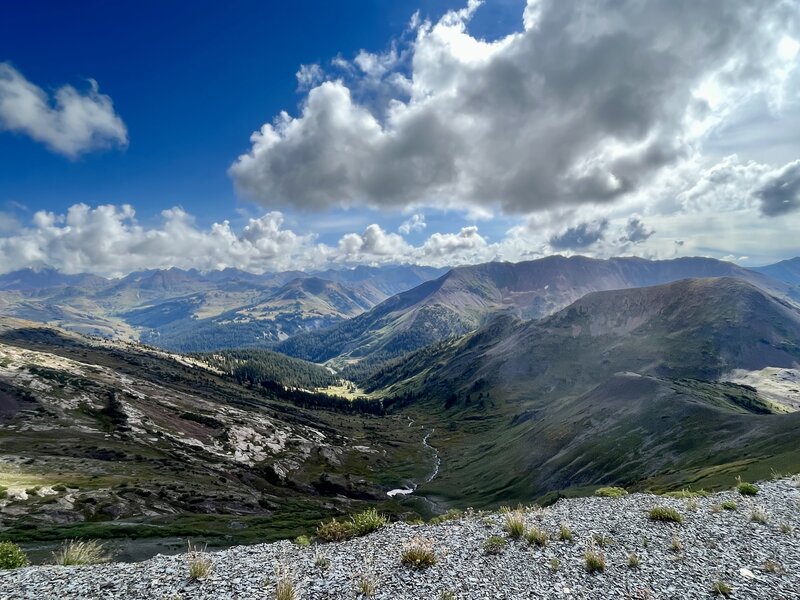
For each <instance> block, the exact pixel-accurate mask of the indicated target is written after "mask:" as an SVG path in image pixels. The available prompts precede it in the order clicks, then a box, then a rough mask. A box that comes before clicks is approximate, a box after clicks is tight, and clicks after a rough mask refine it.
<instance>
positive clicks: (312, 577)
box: [0, 479, 800, 600]
mask: <svg viewBox="0 0 800 600" xmlns="http://www.w3.org/2000/svg"><path fill="white" fill-rule="evenodd" d="M760 487H761V491H760V492H759V494H758V495H757V496H754V497H743V496H740V495H739V494H738V493H736V492H733V491H731V492H723V493H720V494H715V495H713V496H710V497H708V498H697V499H694V500H682V499H672V498H665V497H660V496H653V495H649V494H632V495H630V496H626V497H624V498H620V499H612V498H580V499H570V500H560V501H559V502H557V503H556V504H555V505H553V506H550V507H548V508H545V509H537V508H530V509H526V510H525V511H524V518H525V521H526V523H527V525H528V526H529V527H532V526H536V527H538V528H540V529H545V530H546V531H548V532H549V533H551V534H552V536H553V539H551V541H550V542H549V543H548V544H547V546H545V547H544V548H538V547H536V546H529V545H528V543H527V542H525V540H508V544H507V546H506V548H505V550H504V551H503V552H502V553H501V554H498V555H491V556H490V555H487V554H486V553H485V552H484V550H483V543H484V541H485V540H486V538H488V537H489V536H491V535H504V533H503V529H502V524H503V520H504V518H505V517H504V515H502V514H497V513H495V514H491V515H481V514H468V515H467V516H464V517H463V518H460V519H458V520H454V521H449V522H446V523H443V524H440V525H407V524H405V523H394V524H391V525H389V526H387V527H385V528H383V529H382V530H380V531H378V532H376V533H373V534H371V535H369V536H367V537H363V538H358V539H354V540H350V541H347V542H342V543H336V544H322V545H319V546H314V547H311V548H302V547H300V546H297V545H295V544H293V543H291V542H287V541H284V542H278V543H275V544H261V545H255V546H238V547H235V548H230V549H228V550H224V551H221V552H214V553H211V554H210V557H211V559H212V561H213V571H212V573H211V575H210V576H209V577H208V578H207V579H205V580H203V581H191V580H189V578H188V577H187V557H186V555H179V556H160V555H159V556H156V557H154V558H152V559H150V560H147V561H144V562H140V563H131V564H126V563H113V564H105V565H96V566H88V567H58V566H39V567H28V568H24V569H17V570H13V571H1V572H0V598H7V599H12V598H13V599H14V600H21V599H31V600H33V599H35V600H43V599H49V598H54V599H55V598H58V599H72V598H74V599H81V600H89V599H103V600H115V599H125V600H134V599H139V598H141V599H146V600H161V599H165V600H178V599H181V600H189V599H203V598H214V599H216V598H219V599H231V600H244V599H250V598H253V599H256V598H257V599H259V600H261V599H265V598H274V591H275V583H276V573H277V572H284V573H289V575H290V577H291V578H292V580H293V581H294V582H295V584H296V586H297V587H298V589H299V594H298V598H301V599H304V600H305V599H307V600H322V599H342V598H359V597H360V596H359V595H358V593H357V581H358V578H359V577H360V576H362V575H364V576H368V577H371V578H373V579H374V580H376V581H377V591H376V593H375V595H374V596H373V597H374V598H376V599H384V600H398V599H399V600H418V599H431V600H438V599H439V598H443V597H447V596H442V593H443V592H452V593H453V594H454V595H453V596H451V597H454V598H458V599H460V600H490V599H491V600H501V599H502V600H512V599H528V598H559V599H567V600H572V599H575V600H577V599H582V598H603V599H606V598H610V599H613V598H626V599H641V600H648V599H656V598H659V599H660V598H665V599H666V598H674V599H685V598H711V597H712V596H713V594H712V586H713V585H714V583H715V582H718V581H722V582H725V583H726V584H728V585H730V586H731V588H732V590H733V592H732V595H731V598H737V599H741V598H756V599H761V598H763V599H765V600H766V599H770V600H775V599H785V600H790V599H796V598H800V532H798V529H797V525H798V524H799V523H800V521H799V520H798V516H800V489H798V481H797V480H796V479H795V480H791V479H781V480H775V481H769V482H765V483H762V484H760ZM729 499H732V500H735V501H736V503H737V505H738V508H737V510H735V511H727V510H721V508H720V507H719V505H720V504H721V503H722V502H723V501H725V500H729ZM655 505H664V506H671V507H673V508H675V509H677V510H678V511H679V512H680V513H681V514H682V515H683V517H684V520H683V523H680V524H677V523H660V522H653V521H650V520H649V518H648V511H649V509H650V508H651V507H653V506H655ZM756 507H758V508H759V509H760V510H763V511H764V512H765V513H766V514H767V515H768V517H769V519H768V522H767V523H766V524H759V523H755V522H753V521H751V515H752V512H753V510H754V509H756ZM561 523H566V524H567V525H568V526H569V528H570V529H571V530H572V532H573V535H574V538H573V541H572V542H562V541H558V540H557V539H555V538H556V535H557V532H558V528H559V525H560V524H561ZM784 524H785V525H789V526H791V527H792V530H791V531H789V532H786V530H785V529H784V528H782V527H781V526H782V525H784ZM595 534H597V535H601V534H602V535H603V536H606V537H608V538H611V540H612V541H611V542H610V543H608V544H607V545H605V546H603V547H597V550H599V551H600V552H602V553H603V554H604V556H605V561H606V569H605V571H604V572H602V573H598V574H590V573H588V572H587V571H586V569H585V566H584V557H583V554H584V551H585V550H586V547H587V545H588V544H589V540H590V539H591V537H592V536H593V535H595ZM414 537H422V538H427V539H429V540H431V541H432V542H433V544H434V547H435V549H436V553H437V556H438V562H437V564H436V565H435V566H433V567H431V568H429V569H427V570H424V571H414V570H412V569H409V568H408V567H405V566H404V565H402V564H401V562H400V555H401V553H402V550H403V546H404V544H406V543H408V542H409V541H410V540H411V539H412V538H414ZM673 537H675V538H677V539H679V540H680V542H681V544H682V549H681V550H679V551H676V550H674V549H673V548H672V540H673ZM318 553H319V554H322V555H324V556H325V557H327V558H328V559H329V561H330V564H329V566H328V567H327V568H321V567H318V566H315V557H316V555H317V554H318ZM631 553H636V554H637V555H638V556H639V558H640V559H641V565H640V567H639V568H636V569H632V568H629V566H628V556H629V554H631ZM768 560H770V561H774V562H775V563H777V565H779V567H777V572H774V570H768V569H767V568H765V562H766V561H768ZM555 561H558V568H557V569H554V568H553V566H554V564H555Z"/></svg>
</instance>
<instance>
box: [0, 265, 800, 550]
mask: <svg viewBox="0 0 800 600" xmlns="http://www.w3.org/2000/svg"><path fill="white" fill-rule="evenodd" d="M790 266H791V264H790V265H789V266H787V265H779V266H775V268H774V269H773V268H767V267H765V268H762V269H759V270H749V269H743V268H741V267H738V266H736V265H734V264H732V263H727V262H723V261H716V260H712V259H703V258H689V259H676V260H670V261H649V260H644V259H636V258H615V259H609V260H595V259H588V258H585V257H571V258H565V257H560V256H556V257H549V258H546V259H541V260H536V261H528V262H522V263H516V264H512V263H488V264H484V265H476V266H469V267H458V268H455V269H451V270H449V271H446V272H444V273H440V272H437V271H433V270H424V269H423V270H419V269H417V268H410V267H409V268H407V269H405V268H399V269H397V270H388V269H374V270H370V269H362V270H361V271H358V270H353V271H344V272H331V273H327V274H325V275H326V276H323V274H317V275H298V274H297V273H285V274H279V275H269V276H257V275H251V274H246V273H242V272H235V271H231V270H229V271H227V272H215V273H208V274H200V273H196V272H191V271H179V270H169V271H157V272H147V273H140V274H134V275H131V276H129V277H126V278H123V279H121V280H103V279H99V280H98V279H96V278H93V277H89V278H88V279H86V280H85V284H81V279H75V278H74V276H61V275H60V274H56V273H51V274H50V277H52V281H56V282H58V283H57V285H53V286H51V287H47V286H46V285H44V283H43V282H46V281H47V277H44V276H43V275H42V274H41V273H27V274H25V273H23V274H20V273H18V274H13V275H7V276H3V278H2V279H0V285H2V286H3V290H2V293H0V299H2V301H3V302H5V303H6V306H9V307H11V308H12V309H13V310H14V311H19V312H23V313H24V312H26V311H28V312H30V313H31V314H34V315H38V316H40V317H43V316H45V315H46V314H47V311H48V310H50V311H51V313H50V314H56V312H55V309H56V308H58V310H60V311H61V313H58V314H59V315H60V316H59V318H63V319H65V320H69V319H73V318H76V317H75V315H77V316H82V317H83V318H85V319H86V322H87V323H88V322H91V319H94V320H95V321H94V322H96V323H99V322H101V320H102V319H106V320H107V321H108V322H109V323H113V324H117V325H115V326H119V327H121V328H123V330H124V331H126V332H128V333H129V335H128V336H127V337H126V336H122V335H118V336H115V337H116V338H119V339H104V338H102V337H101V338H98V337H97V336H93V337H91V338H87V337H83V336H82V335H80V334H78V333H75V332H74V331H67V330H65V329H63V328H58V327H54V326H53V324H52V323H51V324H45V325H43V324H39V323H33V322H30V321H24V320H20V319H18V318H15V317H9V316H5V317H0V420H2V423H3V427H2V429H0V453H1V454H2V456H3V460H4V461H5V462H6V463H8V465H9V469H7V472H6V473H5V474H4V475H2V477H0V485H3V486H5V487H7V488H8V492H7V493H10V494H11V496H9V498H10V499H6V500H2V499H0V503H3V508H4V511H3V515H4V516H3V520H2V521H0V535H5V536H6V537H10V538H12V539H20V540H25V539H28V540H41V539H50V538H53V537H55V538H61V537H74V536H76V535H82V536H85V535H89V534H91V535H101V536H113V535H131V536H135V537H141V536H167V535H171V536H175V535H178V536H180V535H196V534H197V533H198V532H211V535H213V536H218V538H219V539H234V538H235V539H236V540H238V541H242V540H252V539H263V538H265V537H267V538H274V537H281V536H286V535H296V534H297V533H299V532H301V531H303V530H304V528H306V529H305V530H306V531H307V528H308V527H311V526H313V523H315V522H318V521H319V520H320V519H322V518H324V517H325V516H329V515H331V514H339V515H345V514H347V513H348V512H351V511H352V510H355V509H356V508H357V507H359V506H362V505H364V504H365V503H369V504H372V505H374V506H376V507H378V508H379V509H380V510H384V511H386V512H389V513H391V514H394V515H398V516H411V515H420V514H421V515H424V516H429V515H431V514H433V513H438V512H441V511H443V510H445V509H447V508H451V507H464V506H468V505H471V506H475V507H485V506H497V505H500V504H513V503H517V502H531V501H539V502H544V503H546V502H550V501H552V500H554V499H555V498H557V497H559V496H564V495H566V496H571V495H579V494H586V493H591V492H592V491H593V490H594V489H596V488H597V487H598V486H603V485H621V486H624V487H627V488H629V489H633V490H637V489H638V490H645V489H651V490H655V491H666V490H675V489H682V488H684V487H691V488H719V487H725V486H728V485H730V484H731V482H732V481H733V479H734V477H736V476H737V475H741V476H743V477H745V478H752V479H763V478H766V477H768V476H769V475H770V473H771V472H773V471H775V472H779V473H785V472H797V471H800V412H797V408H798V404H797V402H796V399H793V398H794V396H790V395H788V394H782V393H781V390H788V389H789V388H790V387H791V386H792V385H795V386H796V383H793V382H797V381H800V305H799V304H798V298H799V296H798V292H799V291H800V288H798V286H797V285H796V283H795V282H794V280H793V279H792V277H793V275H792V273H793V271H792V269H791V268H789V267H790ZM765 271H766V272H765ZM337 273H338V274H337ZM426 277H427V278H428V279H427V280H424V281H420V282H418V283H417V285H414V286H413V287H411V288H410V289H405V286H408V285H411V284H413V283H414V282H415V281H417V280H420V279H425V278H426ZM81 285H83V287H81ZM396 288H402V291H399V292H398V293H395V294H393V295H391V296H388V297H386V295H387V294H389V293H390V292H391V291H392V290H393V289H396ZM376 302H377V304H376ZM92 307H94V308H95V309H96V310H97V312H96V313H91V312H90V310H89V309H92ZM37 310H38V311H39V312H37ZM81 311H85V312H81ZM41 320H46V319H44V318H42V319H41ZM70 324H71V325H72V326H73V327H74V326H75V322H74V321H70ZM119 324H121V325H119ZM74 328H75V329H80V327H74ZM109 333H113V332H109ZM108 337H112V336H108ZM137 338H138V339H140V340H145V341H147V342H148V343H149V345H142V344H141V343H139V342H138V341H137ZM155 345H161V346H162V348H166V349H167V350H164V349H158V348H156V347H155ZM223 348H232V349H228V350H223ZM177 350H180V351H181V352H183V353H182V354H179V353H177V352H176V351H177ZM207 350H209V352H206V351H207ZM190 351H191V353H189V354H186V352H190ZM304 359H308V360H304ZM320 363H324V364H320ZM743 381H746V382H747V383H746V384H743V383H742V382H743ZM37 488H39V489H38V490H37ZM56 488H57V489H56ZM29 489H32V490H33V491H32V492H31V493H30V494H27V492H26V497H25V498H22V497H21V496H22V494H21V492H25V491H26V490H29ZM41 490H44V491H41ZM59 490H60V491H59ZM64 490H66V491H64ZM40 492H41V493H40ZM388 492H392V495H391V496H389V495H387V493H388ZM232 530H234V533H231V531H232ZM115 532H116V533H115ZM226 536H228V537H227V538H226Z"/></svg>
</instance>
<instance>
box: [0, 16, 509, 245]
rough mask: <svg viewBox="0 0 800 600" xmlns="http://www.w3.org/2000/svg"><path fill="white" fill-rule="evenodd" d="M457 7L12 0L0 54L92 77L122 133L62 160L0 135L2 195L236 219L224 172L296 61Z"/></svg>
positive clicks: (142, 215)
mask: <svg viewBox="0 0 800 600" xmlns="http://www.w3.org/2000/svg"><path fill="white" fill-rule="evenodd" d="M460 4H461V3H459V2H453V1H446V0H422V1H420V2H415V3H414V4H409V3H408V2H403V1H392V0H354V1H352V2H350V1H348V2H319V1H311V0H306V1H297V2H289V3H287V2H256V1H248V2H233V3H221V2H217V1H211V0H200V1H197V2H192V3H186V2H179V1H175V0H171V1H166V2H163V1H151V0H146V1H142V2H138V1H137V2H106V1H86V2H81V3H78V4H71V3H64V2H36V3H22V2H20V3H13V4H12V5H11V6H8V7H6V9H5V11H4V14H5V17H4V19H3V20H2V21H0V61H3V60H7V61H10V62H11V64H12V65H13V66H14V67H16V68H17V69H18V70H19V71H20V72H22V73H23V74H24V75H25V77H26V78H28V79H29V80H30V81H32V82H35V83H36V84H37V85H39V86H41V87H43V88H44V89H55V88H58V87H60V86H62V85H64V84H67V83H68V84H72V85H74V86H75V87H77V88H79V89H80V88H84V87H86V86H87V84H86V81H85V80H86V79H87V78H90V77H91V78H93V79H95V80H96V81H98V83H99V85H100V91H101V92H102V93H104V94H108V95H109V96H110V97H111V98H112V99H113V101H114V106H115V109H116V111H117V113H118V114H119V115H120V116H121V117H122V118H123V119H124V121H125V123H126V125H127V127H128V132H129V137H130V142H129V144H128V146H127V148H125V149H123V150H110V151H100V152H92V153H90V154H87V155H84V156H81V157H79V158H77V159H74V160H71V159H69V158H65V157H64V156H60V155H58V154H53V153H52V152H50V151H48V150H47V148H45V147H44V146H42V145H41V144H38V143H36V142H35V141H33V140H31V139H29V138H27V137H25V136H24V135H13V134H8V133H6V134H0V164H2V165H3V170H2V171H3V173H4V175H3V174H0V203H10V202H14V203H20V204H24V205H25V206H27V207H29V208H30V209H34V210H38V209H46V210H52V211H56V212H63V211H65V210H66V209H67V208H68V207H69V206H70V205H72V204H75V203H78V202H84V203H87V204H90V205H96V204H104V203H114V204H120V203H130V204H133V205H134V206H135V207H136V210H137V215H138V217H139V219H140V220H142V221H144V222H147V221H148V220H150V219H153V218H155V217H157V216H158V214H159V213H160V211H161V210H163V209H164V208H166V207H169V206H173V205H180V206H182V207H184V208H185V209H187V210H188V211H190V212H192V213H193V214H194V215H195V216H196V217H197V218H198V221H199V222H200V223H202V224H210V223H212V222H213V221H218V220H222V219H231V220H234V219H237V218H239V219H242V217H240V216H238V215H237V213H235V212H234V210H235V209H236V208H242V209H246V210H247V211H248V214H250V213H254V212H258V211H257V210H256V211H254V210H253V209H252V208H250V207H248V206H247V202H246V200H243V199H241V198H237V195H236V194H235V192H234V189H233V186H232V184H231V180H230V178H229V177H228V176H227V174H226V170H227V168H228V166H229V165H230V163H231V162H233V160H234V159H235V158H236V157H237V156H238V155H239V154H240V153H242V152H244V151H246V150H247V147H248V142H247V138H248V136H249V134H250V133H251V132H252V131H253V130H255V129H257V128H258V127H259V126H260V125H261V124H262V123H264V122H265V121H268V120H269V119H271V118H272V116H274V115H276V114H277V113H278V112H280V111H281V110H284V109H286V110H289V111H295V110H296V109H297V106H298V104H299V103H300V102H301V101H302V95H301V94H300V93H298V91H297V80H296V77H295V73H296V72H297V70H298V68H299V66H300V65H301V64H311V63H324V62H326V61H328V60H330V59H331V58H332V57H334V56H336V55H338V54H341V55H342V56H344V57H347V58H352V57H353V56H355V54H356V53H357V52H358V51H359V50H361V49H362V48H366V49H369V50H373V51H381V50H383V49H384V48H385V47H386V45H387V43H388V42H389V40H391V39H392V38H393V37H396V36H398V35H400V34H401V33H402V32H403V30H404V29H405V28H406V27H407V24H408V21H409V18H410V17H411V15H412V14H413V13H414V11H415V10H417V9H418V10H420V12H421V14H422V15H425V16H429V17H430V18H433V19H436V18H438V17H440V16H441V15H442V14H443V13H444V12H445V11H446V10H447V9H449V8H452V7H458V6H460ZM523 4H524V2H520V1H516V2H511V1H508V2H499V3H496V5H495V6H493V7H491V10H487V11H485V12H484V13H483V15H482V16H483V18H482V19H480V20H476V22H475V24H474V25H475V27H476V28H477V29H478V30H479V31H481V34H482V35H486V36H489V37H493V36H496V35H498V34H500V33H504V32H506V31H507V30H509V29H510V28H511V27H514V26H516V27H519V13H520V12H521V7H522V6H523ZM512 9H513V10H512ZM512 20H513V22H512ZM297 220H298V221H300V222H302V220H303V219H302V218H300V217H298V219H297ZM365 220H366V221H369V219H367V218H364V217H362V216H360V215H358V216H354V215H349V216H348V215H339V221H340V222H342V223H345V224H350V223H353V222H355V223H357V224H358V225H359V226H361V227H363V226H364V225H366V224H369V223H368V222H367V223H364V221H365ZM329 221H330V219H329V218H327V217H326V218H324V219H321V223H320V224H321V225H323V226H324V225H325V224H326V222H329ZM398 222H399V221H398ZM332 233H335V232H330V231H327V230H326V231H324V232H323V235H325V237H328V236H329V235H332Z"/></svg>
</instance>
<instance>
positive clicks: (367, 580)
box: [356, 574, 378, 598]
mask: <svg viewBox="0 0 800 600" xmlns="http://www.w3.org/2000/svg"><path fill="white" fill-rule="evenodd" d="M356 589H357V590H358V593H359V594H361V595H362V596H364V598H372V597H373V596H374V595H375V592H377V591H378V580H377V579H376V578H375V577H374V576H373V575H369V574H362V575H359V576H358V578H357V579H356Z"/></svg>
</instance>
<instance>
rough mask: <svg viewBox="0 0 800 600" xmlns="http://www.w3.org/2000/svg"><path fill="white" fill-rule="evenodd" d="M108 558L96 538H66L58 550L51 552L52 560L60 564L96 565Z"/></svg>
mask: <svg viewBox="0 0 800 600" xmlns="http://www.w3.org/2000/svg"><path fill="white" fill-rule="evenodd" d="M110 558H111V557H110V556H109V555H108V553H107V552H106V548H105V546H103V544H102V543H100V542H98V541H97V540H85V541H84V540H67V541H65V542H64V543H63V544H62V545H61V549H60V550H58V551H56V552H53V561H54V562H55V563H56V564H57V565H62V566H67V565H96V564H99V563H104V562H108V561H109V559H110Z"/></svg>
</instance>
